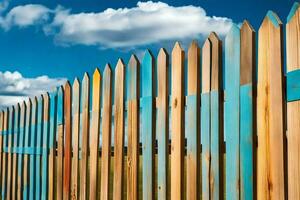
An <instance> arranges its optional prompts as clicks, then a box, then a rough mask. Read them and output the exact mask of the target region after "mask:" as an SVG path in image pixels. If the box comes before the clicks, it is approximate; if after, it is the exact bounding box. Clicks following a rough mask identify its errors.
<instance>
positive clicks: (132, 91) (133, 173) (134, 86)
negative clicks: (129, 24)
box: [126, 55, 140, 200]
mask: <svg viewBox="0 0 300 200" xmlns="http://www.w3.org/2000/svg"><path fill="white" fill-rule="evenodd" d="M139 65H140V64H139V61H138V59H137V58H136V56H135V55H132V56H131V58H130V60H129V64H128V68H127V74H126V76H127V78H126V80H127V101H128V112H127V113H128V114H127V116H128V118H127V119H128V131H127V133H128V151H127V199H132V200H137V199H138V196H139V195H138V184H139V182H138V180H139V179H138V175H139V173H138V170H139V162H138V161H139V126H140V124H139V89H140V88H139V80H140V79H139V76H140V73H139V68H140V66H139Z"/></svg>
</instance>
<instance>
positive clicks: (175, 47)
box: [172, 41, 183, 55]
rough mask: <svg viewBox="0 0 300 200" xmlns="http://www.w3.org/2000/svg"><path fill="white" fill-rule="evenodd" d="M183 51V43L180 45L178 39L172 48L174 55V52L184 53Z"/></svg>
mask: <svg viewBox="0 0 300 200" xmlns="http://www.w3.org/2000/svg"><path fill="white" fill-rule="evenodd" d="M182 52H183V49H182V48H181V45H180V43H179V42H178V41H177V42H175V45H174V47H173V49H172V55H173V54H174V53H182Z"/></svg>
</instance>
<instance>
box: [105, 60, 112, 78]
mask: <svg viewBox="0 0 300 200" xmlns="http://www.w3.org/2000/svg"><path fill="white" fill-rule="evenodd" d="M103 74H104V75H103V76H104V79H105V77H107V76H110V75H111V67H110V64H109V63H107V64H106V65H105V68H104V73H103Z"/></svg>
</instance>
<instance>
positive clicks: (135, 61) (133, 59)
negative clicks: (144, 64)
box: [128, 54, 139, 68]
mask: <svg viewBox="0 0 300 200" xmlns="http://www.w3.org/2000/svg"><path fill="white" fill-rule="evenodd" d="M138 64H139V60H138V58H137V57H136V55H134V54H132V55H131V57H130V59H129V66H128V67H131V68H133V67H134V68H135V67H137V65H138Z"/></svg>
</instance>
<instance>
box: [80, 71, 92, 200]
mask: <svg viewBox="0 0 300 200" xmlns="http://www.w3.org/2000/svg"><path fill="white" fill-rule="evenodd" d="M81 87H82V88H81V91H82V93H81V115H82V119H81V120H82V121H81V137H82V138H81V141H82V143H81V144H82V145H81V166H80V185H79V187H80V199H81V200H85V199H87V167H88V141H89V119H90V115H89V113H90V112H89V111H90V78H89V76H88V74H87V73H85V74H84V77H83V80H82V85H81Z"/></svg>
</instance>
